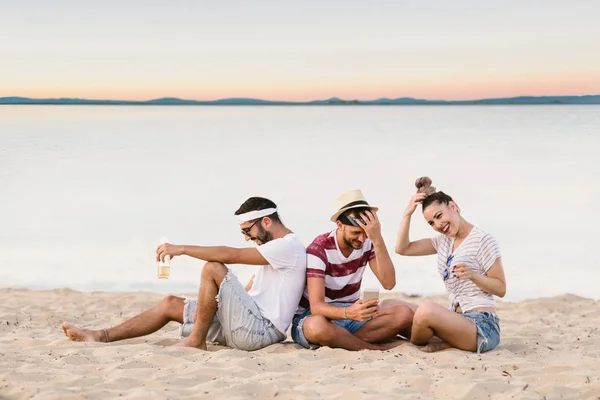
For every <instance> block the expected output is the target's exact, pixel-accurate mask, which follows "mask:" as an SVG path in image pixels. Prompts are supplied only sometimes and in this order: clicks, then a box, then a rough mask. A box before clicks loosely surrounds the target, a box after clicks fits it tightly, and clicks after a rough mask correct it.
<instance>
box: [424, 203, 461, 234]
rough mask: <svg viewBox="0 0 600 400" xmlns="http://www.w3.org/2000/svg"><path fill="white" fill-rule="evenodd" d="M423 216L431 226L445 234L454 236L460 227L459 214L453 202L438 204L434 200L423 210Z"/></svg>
mask: <svg viewBox="0 0 600 400" xmlns="http://www.w3.org/2000/svg"><path fill="white" fill-rule="evenodd" d="M423 216H424V217H425V220H426V221H427V223H428V224H429V225H431V227H432V228H433V229H434V230H435V231H436V232H439V233H441V234H443V235H446V236H451V237H454V236H456V234H457V233H458V230H459V228H460V221H461V219H460V214H459V213H458V206H457V205H456V203H455V202H453V201H450V202H449V203H448V204H440V203H439V202H438V201H435V202H433V203H431V204H430V205H428V206H427V208H425V209H424V210H423Z"/></svg>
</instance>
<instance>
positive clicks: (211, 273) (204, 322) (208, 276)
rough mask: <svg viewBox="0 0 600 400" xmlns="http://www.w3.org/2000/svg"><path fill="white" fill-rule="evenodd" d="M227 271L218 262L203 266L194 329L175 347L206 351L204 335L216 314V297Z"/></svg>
mask: <svg viewBox="0 0 600 400" xmlns="http://www.w3.org/2000/svg"><path fill="white" fill-rule="evenodd" d="M227 271H228V269H227V267H226V266H225V265H224V264H221V263H218V262H207V263H206V264H204V269H203V270H202V277H201V279H200V290H199V291H198V307H197V308H196V315H195V317H194V328H193V330H192V332H191V333H190V336H188V337H187V338H186V339H184V340H183V341H181V342H180V343H178V344H177V346H183V347H196V348H198V349H202V350H206V335H207V334H208V329H209V328H210V324H211V323H212V320H213V318H214V316H215V314H216V313H217V299H216V296H217V294H218V293H219V288H220V287H221V283H222V282H223V279H225V275H227Z"/></svg>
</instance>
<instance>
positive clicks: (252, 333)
mask: <svg viewBox="0 0 600 400" xmlns="http://www.w3.org/2000/svg"><path fill="white" fill-rule="evenodd" d="M235 215H236V216H237V218H238V222H239V224H240V228H241V232H242V234H243V235H244V237H245V238H246V240H252V241H254V242H255V243H256V244H257V245H258V246H257V247H256V248H232V247H225V246H215V247H212V246H211V247H205V246H187V245H174V244H170V243H165V244H162V245H160V246H159V247H158V248H157V249H156V259H157V261H158V260H164V257H165V256H170V257H175V256H180V255H187V256H190V257H194V258H198V259H200V260H205V261H207V263H206V264H204V269H203V270H202V278H201V280H200V290H199V292H198V299H197V300H196V299H190V298H181V297H175V296H167V297H166V298H164V299H163V300H162V301H161V302H160V303H159V304H158V305H157V306H155V307H154V308H152V309H150V310H147V311H145V312H143V313H141V314H139V315H137V316H135V317H133V318H132V319H130V320H128V321H125V322H124V323H122V324H120V325H118V326H115V327H112V328H108V329H99V330H87V329H78V328H74V327H73V326H71V325H69V324H67V323H63V325H62V328H63V331H64V332H65V334H66V335H67V336H68V337H69V338H70V339H71V340H75V341H87V342H114V341H117V340H123V339H129V338H134V337H138V336H143V335H148V334H150V333H153V332H156V331H157V330H159V329H160V328H162V327H163V326H164V325H166V324H167V323H169V322H170V321H177V322H179V323H181V324H182V326H181V336H182V337H186V338H185V340H183V341H182V342H180V343H178V345H180V346H188V347H197V348H199V349H204V350H206V342H213V343H218V344H221V345H226V346H230V347H233V348H236V349H240V350H248V351H251V350H257V349H261V348H263V347H266V346H268V345H271V344H273V343H277V342H281V341H282V340H284V339H285V337H286V334H285V332H286V331H287V329H288V327H289V325H290V323H291V321H292V318H293V316H294V312H295V311H296V307H297V305H298V302H299V300H300V297H301V296H302V291H303V289H304V286H305V278H306V251H305V248H304V246H303V245H302V243H301V242H300V240H299V239H298V238H297V237H296V235H295V234H294V233H293V232H292V231H291V230H289V229H288V228H287V227H285V225H283V223H282V222H281V220H280V218H279V214H278V212H277V208H276V205H275V203H273V202H272V201H271V200H268V199H265V198H262V197H251V198H249V199H248V200H246V201H245V202H244V203H243V204H242V205H241V206H240V208H239V209H238V210H237V211H236V212H235ZM227 264H247V265H253V266H259V268H258V270H257V272H256V273H255V275H254V277H253V280H251V282H250V283H249V284H248V285H247V287H246V289H245V288H244V287H243V286H242V284H241V283H240V282H239V281H238V279H237V278H236V276H235V275H233V274H232V273H231V272H230V271H229V269H228V268H227V266H226V265H227ZM246 290H247V291H246Z"/></svg>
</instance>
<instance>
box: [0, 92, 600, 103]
mask: <svg viewBox="0 0 600 400" xmlns="http://www.w3.org/2000/svg"><path fill="white" fill-rule="evenodd" d="M587 97H600V94H579V95H542V96H534V95H516V96H510V97H483V98H474V99H465V100H447V99H426V98H416V97H406V96H404V97H378V98H374V99H357V98H352V99H343V98H341V97H337V96H333V97H329V98H325V99H312V100H304V101H293V100H267V99H262V98H257V97H225V98H218V99H213V100H196V99H185V98H181V97H169V96H163V97H156V98H150V99H146V100H127V99H121V100H116V99H94V98H85V97H45V98H34V97H25V96H18V95H17V96H2V97H0V101H3V100H4V101H7V100H8V101H11V100H12V101H15V102H18V101H23V102H50V101H82V102H110V103H138V104H143V103H152V102H189V103H221V102H227V101H229V102H235V101H238V102H241V103H243V102H261V103H279V104H310V103H318V102H341V103H353V102H354V103H357V102H363V103H369V102H400V101H406V102H410V101H414V102H428V103H471V102H482V101H502V100H504V101H508V100H515V99H532V100H535V99H539V100H543V99H546V100H547V99H557V98H563V99H581V98H587ZM4 104H7V103H4Z"/></svg>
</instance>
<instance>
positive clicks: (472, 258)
mask: <svg viewBox="0 0 600 400" xmlns="http://www.w3.org/2000/svg"><path fill="white" fill-rule="evenodd" d="M431 243H432V244H433V247H434V248H435V249H436V251H437V254H438V259H437V268H438V272H439V274H440V276H441V277H442V279H443V278H444V272H445V270H446V268H447V269H448V273H449V274H448V279H446V280H445V281H444V284H445V285H446V291H447V292H448V294H449V295H450V306H449V308H450V309H451V310H452V311H454V310H455V309H456V307H457V306H459V305H460V308H461V310H462V311H463V312H465V311H469V310H472V309H474V308H477V307H496V301H495V300H494V296H493V295H491V294H489V293H487V292H484V291H483V290H482V289H481V288H480V287H479V286H477V285H476V284H475V283H473V281H471V280H469V279H466V280H460V279H458V278H456V277H455V276H454V274H453V273H452V268H453V267H454V266H455V265H456V264H466V265H467V266H468V267H469V268H471V269H472V270H473V271H475V272H477V273H479V274H481V275H486V273H487V271H488V270H489V269H490V268H491V267H492V265H494V262H495V261H496V259H498V258H499V257H500V247H498V243H497V242H496V239H494V238H493V237H492V235H490V234H489V233H486V232H484V231H482V230H481V229H479V228H477V227H476V226H474V227H473V229H472V230H471V232H470V233H469V234H468V235H467V237H466V238H465V240H463V242H462V243H461V244H459V245H458V247H457V248H456V249H455V250H454V252H452V246H453V245H454V238H453V237H448V236H446V235H439V236H436V237H434V238H431ZM451 255H452V260H451V262H450V266H447V262H448V258H449V257H450V256H451Z"/></svg>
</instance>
